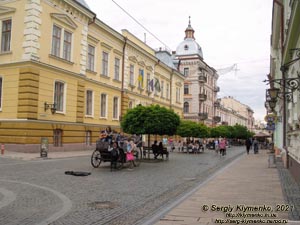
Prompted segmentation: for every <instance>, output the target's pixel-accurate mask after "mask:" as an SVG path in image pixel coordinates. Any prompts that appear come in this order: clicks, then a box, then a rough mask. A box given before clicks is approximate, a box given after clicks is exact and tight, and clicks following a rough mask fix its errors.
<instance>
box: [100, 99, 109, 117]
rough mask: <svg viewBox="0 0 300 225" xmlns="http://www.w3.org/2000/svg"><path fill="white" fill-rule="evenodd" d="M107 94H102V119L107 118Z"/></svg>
mask: <svg viewBox="0 0 300 225" xmlns="http://www.w3.org/2000/svg"><path fill="white" fill-rule="evenodd" d="M106 97H107V96H106V94H101V99H100V105H101V109H100V117H106V104H107V103H106Z"/></svg>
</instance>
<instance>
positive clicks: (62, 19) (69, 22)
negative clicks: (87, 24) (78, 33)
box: [51, 13, 77, 29]
mask: <svg viewBox="0 0 300 225" xmlns="http://www.w3.org/2000/svg"><path fill="white" fill-rule="evenodd" d="M51 17H52V18H53V19H56V20H58V21H59V22H61V23H63V24H65V25H67V26H69V27H71V28H73V29H76V28H77V25H76V23H74V22H73V20H72V19H71V18H70V17H68V16H67V15H65V14H59V13H51Z"/></svg>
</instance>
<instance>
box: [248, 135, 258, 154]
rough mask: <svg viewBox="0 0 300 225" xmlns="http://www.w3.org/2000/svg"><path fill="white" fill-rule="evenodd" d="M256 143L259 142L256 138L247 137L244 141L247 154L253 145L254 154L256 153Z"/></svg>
mask: <svg viewBox="0 0 300 225" xmlns="http://www.w3.org/2000/svg"><path fill="white" fill-rule="evenodd" d="M258 144H259V143H258V141H257V139H256V138H254V140H252V139H251V138H248V139H247V140H246V142H245V145H246V151H247V154H248V155H249V152H250V149H251V148H252V146H253V151H254V154H258Z"/></svg>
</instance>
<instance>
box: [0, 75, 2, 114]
mask: <svg viewBox="0 0 300 225" xmlns="http://www.w3.org/2000/svg"><path fill="white" fill-rule="evenodd" d="M0 109H2V77H0Z"/></svg>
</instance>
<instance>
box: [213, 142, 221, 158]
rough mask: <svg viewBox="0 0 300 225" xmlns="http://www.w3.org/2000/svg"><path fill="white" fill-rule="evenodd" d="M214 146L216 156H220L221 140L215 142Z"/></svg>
mask: <svg viewBox="0 0 300 225" xmlns="http://www.w3.org/2000/svg"><path fill="white" fill-rule="evenodd" d="M214 145H215V151H216V155H218V154H219V150H220V148H219V140H218V139H216V140H214Z"/></svg>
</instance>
